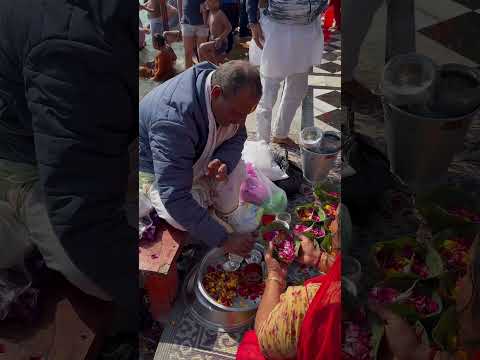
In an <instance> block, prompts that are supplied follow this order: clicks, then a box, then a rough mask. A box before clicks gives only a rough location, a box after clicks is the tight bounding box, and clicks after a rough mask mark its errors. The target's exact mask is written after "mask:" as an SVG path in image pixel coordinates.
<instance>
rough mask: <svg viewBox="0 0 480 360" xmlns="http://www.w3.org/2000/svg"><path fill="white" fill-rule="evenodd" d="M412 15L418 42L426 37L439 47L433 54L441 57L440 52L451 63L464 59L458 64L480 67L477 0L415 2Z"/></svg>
mask: <svg viewBox="0 0 480 360" xmlns="http://www.w3.org/2000/svg"><path fill="white" fill-rule="evenodd" d="M415 16H416V23H417V30H418V35H417V40H418V39H422V37H426V38H427V39H429V40H431V41H433V42H434V43H435V44H436V45H438V46H439V48H437V49H435V51H432V55H433V54H435V55H441V54H439V51H438V49H441V52H442V54H443V56H444V57H445V58H446V59H452V61H453V62H460V61H461V60H463V59H464V60H463V61H461V62H463V63H465V64H466V65H471V66H475V65H476V66H478V64H480V41H478V38H479V37H480V0H442V1H438V2H432V1H428V0H417V2H416V12H415ZM417 42H418V41H417ZM418 43H419V44H418V45H420V42H418ZM432 47H433V46H432ZM418 50H419V51H422V50H423V49H418ZM422 52H423V53H425V52H426V55H429V54H428V51H422ZM439 60H440V61H439V62H441V63H443V62H444V61H442V59H439Z"/></svg>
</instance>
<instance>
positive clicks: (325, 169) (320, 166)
mask: <svg viewBox="0 0 480 360" xmlns="http://www.w3.org/2000/svg"><path fill="white" fill-rule="evenodd" d="M328 135H334V136H336V137H338V140H339V141H340V136H339V135H338V134H337V133H335V132H325V133H324V135H323V139H325V138H326V137H327V136H328ZM300 152H301V156H302V171H303V177H304V178H305V180H307V181H308V182H309V183H311V184H317V183H321V182H323V181H324V180H326V178H327V176H328V173H329V172H330V170H332V169H333V167H334V164H335V160H336V159H337V157H338V153H339V152H340V147H339V148H338V149H337V150H336V151H328V152H324V151H322V150H321V149H319V150H316V151H311V150H309V149H307V148H306V147H305V146H304V145H303V144H300Z"/></svg>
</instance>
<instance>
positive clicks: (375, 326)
mask: <svg viewBox="0 0 480 360" xmlns="http://www.w3.org/2000/svg"><path fill="white" fill-rule="evenodd" d="M371 331H372V336H371V337H370V344H371V346H372V354H371V355H372V358H373V359H377V358H378V356H379V355H378V351H379V349H380V344H381V343H382V338H383V334H384V333H385V326H384V325H383V323H381V322H380V321H378V320H372V327H371Z"/></svg>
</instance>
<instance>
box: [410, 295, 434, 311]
mask: <svg viewBox="0 0 480 360" xmlns="http://www.w3.org/2000/svg"><path fill="white" fill-rule="evenodd" d="M407 302H408V303H409V304H411V305H413V306H415V310H416V311H417V312H418V313H419V314H420V315H423V316H428V315H431V314H434V313H436V312H437V311H438V310H439V308H440V306H439V304H438V303H437V302H436V301H435V300H433V299H432V298H431V297H428V296H425V295H414V296H412V297H411V298H410V299H408V301H407Z"/></svg>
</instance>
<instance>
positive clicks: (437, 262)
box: [371, 237, 443, 279]
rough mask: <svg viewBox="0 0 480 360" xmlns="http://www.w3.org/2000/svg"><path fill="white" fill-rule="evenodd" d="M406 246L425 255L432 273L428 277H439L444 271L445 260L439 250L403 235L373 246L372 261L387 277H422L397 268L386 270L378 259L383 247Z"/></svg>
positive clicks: (395, 247) (426, 262)
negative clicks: (396, 269)
mask: <svg viewBox="0 0 480 360" xmlns="http://www.w3.org/2000/svg"><path fill="white" fill-rule="evenodd" d="M405 246H411V247H412V248H413V249H415V252H419V253H422V254H424V255H425V264H426V265H427V267H428V269H429V274H430V275H429V277H428V278H429V279H430V278H435V277H438V276H439V275H440V274H441V273H442V272H443V261H442V259H441V257H440V255H439V254H438V252H436V251H435V249H434V248H433V247H432V246H428V245H423V244H421V243H419V242H418V241H417V240H416V239H413V238H411V237H401V238H398V239H395V240H389V241H383V242H378V243H376V244H375V245H373V247H372V250H371V257H372V262H373V264H374V265H375V267H377V269H378V270H379V271H380V273H382V274H383V275H384V276H385V277H386V278H405V279H420V276H418V275H417V274H415V273H412V272H400V271H395V270H389V271H385V269H383V268H382V266H381V264H379V262H378V260H377V253H378V252H379V251H380V250H382V249H383V248H386V249H391V250H398V249H401V248H403V247H405Z"/></svg>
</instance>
